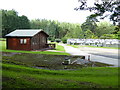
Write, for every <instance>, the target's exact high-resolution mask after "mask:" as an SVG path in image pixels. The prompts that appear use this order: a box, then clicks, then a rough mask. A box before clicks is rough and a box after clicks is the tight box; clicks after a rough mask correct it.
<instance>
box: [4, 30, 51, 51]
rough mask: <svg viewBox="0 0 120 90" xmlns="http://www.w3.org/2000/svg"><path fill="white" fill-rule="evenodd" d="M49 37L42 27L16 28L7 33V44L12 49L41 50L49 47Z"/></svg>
mask: <svg viewBox="0 0 120 90" xmlns="http://www.w3.org/2000/svg"><path fill="white" fill-rule="evenodd" d="M48 37H49V35H48V34H47V33H45V32H44V31H43V30H41V29H40V30H38V29H35V30H33V29H25V30H15V31H13V32H11V33H9V34H7V35H6V38H7V44H6V46H7V49H12V50H40V49H43V48H47V47H48V45H47V38H48Z"/></svg>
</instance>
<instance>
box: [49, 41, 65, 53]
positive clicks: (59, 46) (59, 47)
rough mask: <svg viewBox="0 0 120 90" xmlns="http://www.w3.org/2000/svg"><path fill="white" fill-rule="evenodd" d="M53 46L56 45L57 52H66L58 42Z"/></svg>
mask: <svg viewBox="0 0 120 90" xmlns="http://www.w3.org/2000/svg"><path fill="white" fill-rule="evenodd" d="M51 44H56V49H55V50H56V51H64V52H65V49H64V47H63V46H61V45H58V43H57V42H51Z"/></svg>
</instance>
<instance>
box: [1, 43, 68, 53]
mask: <svg viewBox="0 0 120 90" xmlns="http://www.w3.org/2000/svg"><path fill="white" fill-rule="evenodd" d="M0 47H2V49H1V48H0V50H2V51H3V52H18V53H33V54H52V55H70V54H68V53H65V52H51V51H20V50H7V49H6V41H0ZM56 50H58V51H60V50H62V51H64V48H63V47H62V46H60V45H57V47H56Z"/></svg>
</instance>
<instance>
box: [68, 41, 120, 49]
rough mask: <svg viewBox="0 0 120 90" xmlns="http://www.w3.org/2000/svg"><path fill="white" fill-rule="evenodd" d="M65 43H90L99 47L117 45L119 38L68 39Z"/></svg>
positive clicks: (119, 42)
mask: <svg viewBox="0 0 120 90" xmlns="http://www.w3.org/2000/svg"><path fill="white" fill-rule="evenodd" d="M67 44H72V45H74V44H77V45H91V46H101V47H118V46H119V45H120V40H118V39H68V40H67Z"/></svg>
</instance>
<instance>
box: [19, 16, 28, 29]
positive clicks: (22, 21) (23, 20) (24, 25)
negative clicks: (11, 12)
mask: <svg viewBox="0 0 120 90" xmlns="http://www.w3.org/2000/svg"><path fill="white" fill-rule="evenodd" d="M18 28H19V29H29V28H30V23H29V19H28V18H27V17H26V16H24V15H22V16H19V26H18Z"/></svg>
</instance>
